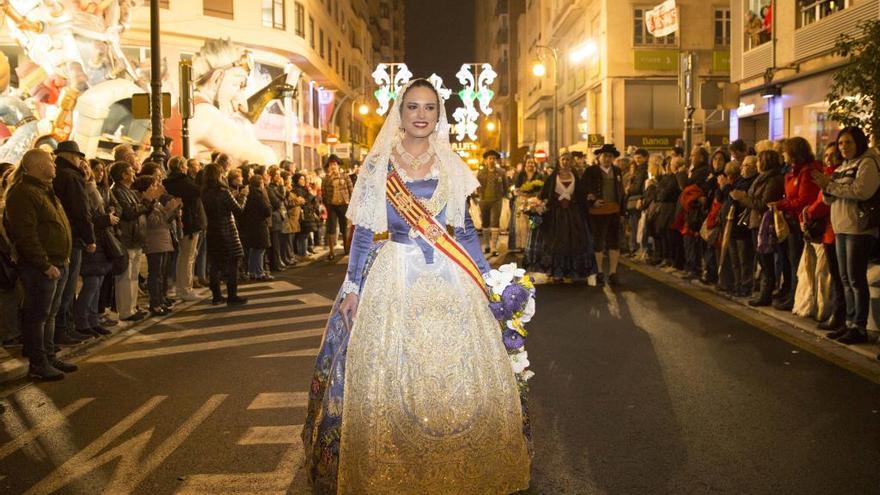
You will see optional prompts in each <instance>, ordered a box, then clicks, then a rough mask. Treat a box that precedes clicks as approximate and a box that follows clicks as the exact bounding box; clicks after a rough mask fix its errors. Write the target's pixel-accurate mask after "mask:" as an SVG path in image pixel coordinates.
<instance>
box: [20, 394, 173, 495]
mask: <svg viewBox="0 0 880 495" xmlns="http://www.w3.org/2000/svg"><path fill="white" fill-rule="evenodd" d="M166 398H167V396H164V395H159V396H155V397H153V398H151V399H150V400H148V401H147V402H146V403H144V405H142V406H141V407H139V408H137V409H136V410H135V411H134V412H132V413H131V414H129V415H128V416H126V417H125V418H124V419H123V420H122V421H120V422H119V423H116V425H115V426H113V427H112V428H110V429H109V430H107V431H106V432H104V434H103V435H101V436H100V437H98V439H97V440H95V441H94V442H92V443H91V444H89V446H88V447H86V448H84V449H82V450H81V451H79V452H78V453H77V454H76V455H74V456H73V457H71V458H70V459H68V460H67V462H65V463H64V464H62V465H61V466H59V467H58V468H56V469H55V471H53V472H52V474H50V475H49V476H47V477H45V478H43V479H42V480H41V481H40V482H39V483H37V484H36V485H34V486H32V487H31V489H30V490H28V491H27V492H25V495H49V494H51V493H53V492H56V491H58V490H59V489H61V488H62V487H65V486H67V485H68V484H69V483H70V482H71V481H73V480H74V479H76V478H79V477H80V476H82V475H83V474H86V473H88V472H91V471H92V470H94V469H95V468H96V467H100V466H103V465H104V464H106V463H107V462H110V461H111V460H113V459H115V458H117V457H122V455H121V453H116V452H117V450H118V449H119V447H117V448H115V449H113V450H112V451H110V452H113V453H116V454H115V455H114V457H113V459H104V457H105V456H106V453H105V455H102V456H100V457H97V458H96V457H95V456H96V455H97V454H98V453H99V452H101V451H103V450H104V449H105V448H107V446H109V445H110V444H111V443H113V442H114V441H115V440H116V439H117V438H119V437H120V436H121V435H122V434H123V433H125V432H126V431H127V430H128V429H129V428H131V427H132V426H134V425H135V423H137V422H138V421H140V420H141V419H143V417H144V416H146V415H147V414H149V413H150V411H152V410H153V409H155V408H156V406H158V405H159V404H160V403H161V402H162V401H163V400H165V399H166ZM152 432H153V430H152V429H151V430H149V431H148V432H145V433H144V434H141V435H138V436H137V437H134V438H132V439H130V440H129V441H127V442H125V443H124V444H123V445H122V446H125V447H126V448H127V449H129V450H127V452H128V453H129V454H131V453H138V454H139V453H140V452H139V451H138V452H135V451H134V449H132V447H138V446H139V447H141V448H142V447H143V446H144V445H145V441H149V436H147V437H146V438H144V435H145V434H146V433H149V434H150V435H152ZM105 484H106V483H101V485H105Z"/></svg>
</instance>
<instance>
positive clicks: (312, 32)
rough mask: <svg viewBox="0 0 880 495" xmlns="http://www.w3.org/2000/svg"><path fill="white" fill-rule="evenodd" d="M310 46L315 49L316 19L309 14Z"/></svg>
mask: <svg viewBox="0 0 880 495" xmlns="http://www.w3.org/2000/svg"><path fill="white" fill-rule="evenodd" d="M309 47H311V49H312V50H314V49H315V19H314V18H312V16H309Z"/></svg>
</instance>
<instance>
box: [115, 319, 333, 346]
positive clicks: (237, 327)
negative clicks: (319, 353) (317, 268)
mask: <svg viewBox="0 0 880 495" xmlns="http://www.w3.org/2000/svg"><path fill="white" fill-rule="evenodd" d="M319 321H320V322H324V321H327V315H325V314H317V315H305V316H288V317H286V318H276V319H274V320H259V319H257V320H254V321H249V322H246V323H230V324H228V325H218V326H216V327H207V328H194V329H192V330H172V331H170V332H161V333H150V334H140V335H132V336H131V338H129V339H127V340H125V341H124V342H122V343H123V344H125V345H128V344H144V343H150V342H162V341H164V340H176V339H183V338H187V337H196V336H201V335H217V334H220V333H229V332H238V331H241V330H260V329H265V328H268V327H273V326H278V325H295V324H298V323H313V322H319Z"/></svg>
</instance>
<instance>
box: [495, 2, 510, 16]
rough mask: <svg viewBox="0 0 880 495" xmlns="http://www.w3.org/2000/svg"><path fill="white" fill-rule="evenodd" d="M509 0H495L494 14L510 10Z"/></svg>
mask: <svg viewBox="0 0 880 495" xmlns="http://www.w3.org/2000/svg"><path fill="white" fill-rule="evenodd" d="M508 2H509V0H495V15H496V16H498V15H502V14H507V13H508V12H510V6H509V4H508Z"/></svg>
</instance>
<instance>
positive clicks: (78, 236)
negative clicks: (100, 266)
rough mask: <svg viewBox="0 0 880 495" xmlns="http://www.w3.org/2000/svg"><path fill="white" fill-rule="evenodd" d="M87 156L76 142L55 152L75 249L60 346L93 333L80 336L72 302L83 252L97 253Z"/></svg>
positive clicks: (58, 325) (58, 324) (58, 328)
mask: <svg viewBox="0 0 880 495" xmlns="http://www.w3.org/2000/svg"><path fill="white" fill-rule="evenodd" d="M84 158H85V155H84V154H83V153H82V152H81V151H80V150H79V146H77V144H76V143H75V142H73V141H63V142H61V143H59V144H58V149H57V150H56V151H55V171H56V172H55V178H54V179H53V180H52V189H54V190H55V195H56V196H57V197H58V199H59V200H60V201H61V206H62V207H63V208H64V213H66V214H67V219H68V221H69V222H70V228H71V231H72V233H73V249H72V250H71V253H70V265H68V268H67V270H68V271H67V274H68V275H67V281H66V283H65V285H64V289H63V293H62V295H61V306H60V307H59V308H58V315H57V316H56V317H55V342H56V343H58V344H61V345H64V344H77V343H79V342H82V341H84V340H88V339H89V338H90V337H91V335H90V334H81V333H78V332H77V331H76V330H75V328H74V321H73V301H74V299H75V298H76V284H77V282H78V281H79V271H80V267H81V266H82V256H83V251H85V252H87V253H94V252H95V248H96V246H95V227H94V225H92V215H91V212H90V211H89V206H88V205H89V202H88V198H87V197H86V192H85V187H86V183H85V173H84V171H83V166H82V164H81V162H82V161H83V159H84Z"/></svg>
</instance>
